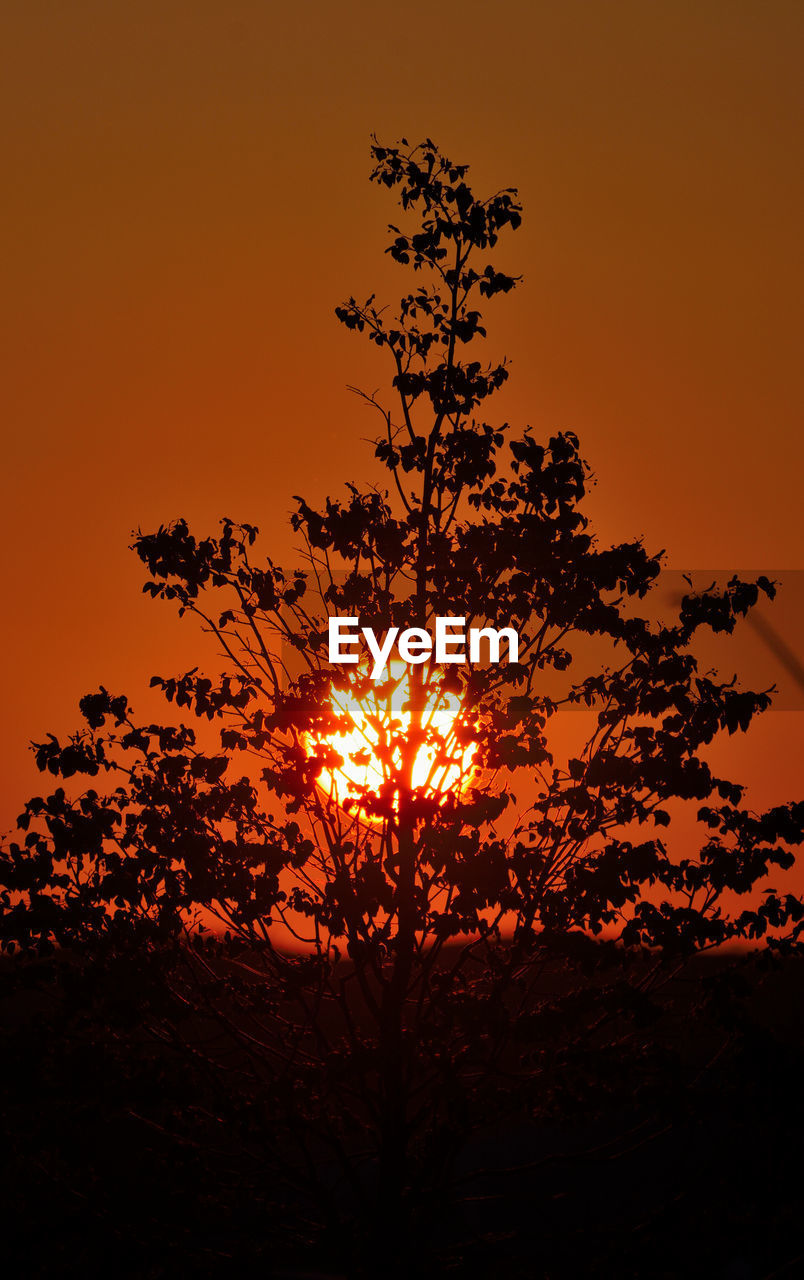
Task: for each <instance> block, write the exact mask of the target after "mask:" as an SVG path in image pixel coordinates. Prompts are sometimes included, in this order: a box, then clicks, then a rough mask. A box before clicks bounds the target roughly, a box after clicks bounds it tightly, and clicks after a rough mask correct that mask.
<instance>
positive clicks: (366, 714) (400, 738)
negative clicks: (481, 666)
mask: <svg viewBox="0 0 804 1280" xmlns="http://www.w3.org/2000/svg"><path fill="white" fill-rule="evenodd" d="M362 675H363V679H362V680H360V679H358V681H356V682H355V683H359V684H361V692H360V695H359V696H358V695H357V693H356V692H355V691H354V690H353V689H352V688H347V689H333V690H332V692H331V694H330V705H331V706H332V709H333V711H334V712H335V713H336V715H337V716H338V717H340V718H342V719H343V721H344V725H343V728H342V729H341V730H339V731H336V732H333V733H332V734H329V735H327V736H326V738H323V739H321V738H319V739H315V738H313V739H310V745H311V747H312V748H313V749H314V750H315V749H320V748H324V750H325V752H326V753H327V754H329V753H330V752H334V753H335V755H336V756H337V757H338V759H339V760H340V763H333V764H332V765H331V766H330V765H329V764H327V765H326V766H324V767H323V768H322V770H321V772H320V774H319V776H318V779H317V781H318V785H319V787H320V788H321V789H322V790H323V791H324V792H325V793H326V794H327V795H328V796H331V797H332V798H333V799H334V800H335V801H337V803H339V804H344V803H346V802H348V801H352V802H354V801H359V800H360V799H361V798H362V797H365V796H366V794H367V793H369V794H374V795H377V794H379V793H381V792H384V791H385V790H386V789H387V788H388V787H389V786H391V787H392V786H393V783H394V780H395V779H397V780H398V778H399V776H400V773H401V770H402V766H403V753H404V749H405V745H406V743H407V740H408V735H409V733H410V729H411V708H410V696H411V682H410V671H409V668H408V667H407V665H406V664H405V663H404V662H401V661H392V662H391V663H390V664H389V669H388V672H387V676H386V678H385V679H384V680H383V681H382V682H381V683H377V684H375V685H373V686H370V687H369V690H368V692H367V693H363V692H362V688H363V687H365V683H366V682H365V673H362ZM460 711H461V701H460V698H459V697H458V696H457V695H456V694H455V693H452V692H448V691H446V690H444V689H442V688H439V687H437V686H436V685H435V684H434V683H430V684H428V685H426V687H425V702H424V710H423V714H422V742H421V744H420V746H419V748H418V750H417V752H416V756H415V759H414V762H413V768H412V785H413V787H414V789H417V790H419V791H424V792H425V793H431V794H435V795H446V794H447V793H449V792H459V791H461V790H462V788H463V787H464V786H465V785H466V783H467V781H468V779H469V777H470V776H471V773H472V761H473V757H474V754H475V744H474V743H466V742H460V741H458V738H457V736H456V730H457V726H458V724H459V717H460ZM394 807H396V806H394Z"/></svg>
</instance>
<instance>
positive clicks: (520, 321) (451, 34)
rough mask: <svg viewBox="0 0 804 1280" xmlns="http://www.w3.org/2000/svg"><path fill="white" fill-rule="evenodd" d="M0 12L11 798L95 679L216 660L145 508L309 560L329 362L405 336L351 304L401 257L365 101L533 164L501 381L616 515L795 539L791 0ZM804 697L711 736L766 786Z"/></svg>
mask: <svg viewBox="0 0 804 1280" xmlns="http://www.w3.org/2000/svg"><path fill="white" fill-rule="evenodd" d="M0 41H2V48H3V50H4V53H5V59H4V61H5V68H4V75H3V78H2V83H1V84H0V97H2V114H1V116H0V118H2V122H3V124H2V129H1V130H0V133H1V134H2V173H3V178H4V181H3V187H4V195H3V200H2V207H1V208H0V218H2V221H3V223H4V226H3V232H2V243H3V247H4V253H3V274H4V283H3V307H2V329H3V332H2V346H1V347H0V350H1V351H2V360H3V365H4V369H3V374H2V384H1V385H2V398H3V421H4V466H3V468H2V504H0V518H1V519H2V522H3V528H2V542H1V543H0V545H2V570H1V572H2V585H3V595H2V599H3V605H4V612H5V625H4V627H3V635H4V639H5V656H4V676H5V680H4V710H5V732H4V734H3V735H2V742H0V751H1V752H2V758H1V763H2V770H3V794H2V796H0V828H5V827H6V826H8V825H9V824H10V822H11V820H12V818H13V816H14V815H15V814H16V813H17V812H18V811H19V809H20V807H21V801H22V799H23V798H24V796H25V795H27V794H28V793H29V792H30V790H31V789H32V788H33V789H34V790H38V789H40V787H41V785H42V784H41V783H40V782H39V780H38V775H37V774H36V772H35V769H34V767H33V764H32V761H31V760H30V758H29V757H28V756H27V755H26V751H25V747H26V744H27V743H28V741H29V740H30V739H31V738H41V737H43V736H44V735H45V733H46V731H47V730H49V729H53V730H54V731H56V732H59V733H63V732H65V731H66V730H67V729H69V728H70V727H72V726H74V725H75V724H76V723H77V700H78V698H79V697H80V696H81V695H82V694H83V693H85V692H87V691H88V690H90V689H93V688H96V687H97V685H98V684H99V683H101V682H102V683H104V684H105V685H106V686H107V687H108V688H110V689H112V690H113V691H114V692H127V693H128V694H129V696H130V698H131V700H132V702H133V704H134V706H135V708H140V709H141V710H144V711H148V712H149V714H150V713H151V712H150V710H149V708H152V705H153V704H152V702H151V701H149V698H148V695H147V693H145V692H144V690H145V686H146V685H147V680H148V677H149V676H150V675H151V674H152V673H153V672H160V673H162V674H169V673H171V672H174V671H177V670H185V669H187V668H189V667H191V666H194V665H196V664H197V663H199V662H200V663H202V664H203V658H204V647H203V642H202V641H199V639H198V637H197V635H196V633H195V632H194V631H193V628H192V624H191V623H189V624H185V625H182V624H180V623H179V622H178V621H177V620H176V619H175V618H174V617H173V615H172V613H171V612H170V610H169V609H168V608H167V607H165V606H162V607H160V606H159V605H158V604H152V603H150V602H149V601H147V600H146V599H145V598H144V597H143V596H142V595H141V594H140V587H141V584H142V580H143V574H142V572H141V570H140V567H139V565H138V563H137V562H136V561H135V559H134V557H133V555H132V554H131V552H129V551H128V550H127V547H128V544H129V542H130V540H131V539H130V535H131V531H132V530H133V529H135V528H136V527H137V526H141V527H142V528H144V529H152V528H154V527H155V526H156V525H158V524H159V523H160V522H166V521H168V520H170V519H172V518H175V517H177V516H179V515H184V516H186V517H187V518H188V519H189V520H190V522H191V524H192V525H193V526H194V527H196V528H197V529H198V530H199V531H201V532H206V531H214V530H215V529H216V528H217V521H218V519H219V518H220V517H221V516H224V515H230V516H233V517H234V518H237V519H243V520H248V521H252V522H254V523H257V524H259V525H260V527H261V529H262V530H263V531H264V534H265V535H266V536H265V540H264V545H265V547H266V550H267V551H268V552H269V553H270V554H271V555H272V557H273V558H275V559H278V560H280V561H281V560H283V559H284V560H287V561H289V562H290V563H295V559H294V557H293V553H292V538H291V534H290V531H289V529H288V526H287V513H288V512H289V510H290V509H291V507H292V501H291V495H292V494H294V493H299V492H302V493H304V494H305V496H306V497H307V498H308V500H311V501H314V500H317V499H320V498H321V497H322V496H323V495H324V494H325V493H327V492H333V491H336V490H337V488H338V486H339V484H340V483H341V481H343V480H347V479H348V480H354V481H358V482H359V481H361V480H368V479H373V478H375V476H376V472H375V470H374V467H373V464H372V459H371V451H370V450H369V449H368V448H367V447H366V446H365V445H364V444H363V443H362V440H363V438H364V437H366V436H369V435H372V434H373V433H374V431H375V424H374V423H373V422H371V420H370V418H369V417H368V415H367V414H366V412H365V411H364V410H362V409H361V407H360V406H359V404H358V403H357V402H356V401H355V400H354V398H353V397H351V396H350V395H349V393H348V392H347V390H346V384H348V383H356V384H358V385H361V386H364V387H366V388H368V389H370V390H373V389H374V388H375V387H379V386H382V385H383V384H384V382H385V381H386V373H385V367H384V365H383V364H382V361H381V357H376V358H375V356H374V355H373V354H372V351H371V350H370V349H368V348H367V347H366V345H365V344H362V343H360V342H359V341H356V340H355V339H353V338H350V336H349V335H348V334H346V333H345V332H343V331H342V330H341V329H340V327H339V326H338V325H337V323H336V321H335V319H334V315H333V308H334V306H335V304H336V303H338V302H339V301H341V299H342V298H343V297H344V296H345V295H347V294H349V293H351V292H354V293H356V294H358V295H363V296H366V295H367V294H369V293H370V292H372V291H374V290H376V291H377V292H378V294H379V295H380V296H387V297H389V299H393V298H394V297H395V296H398V294H399V292H400V291H401V290H402V289H403V288H404V287H406V282H405V277H404V274H400V273H399V269H398V268H394V267H393V265H392V264H390V263H389V262H388V261H387V260H384V259H383V257H382V250H383V248H384V244H385V234H384V229H385V226H386V224H387V222H388V221H392V220H393V219H394V217H395V213H396V210H395V206H394V205H393V202H392V200H391V198H390V197H389V196H388V195H387V193H383V192H381V191H379V190H378V189H376V188H374V187H371V186H370V185H369V184H368V182H367V175H368V170H369V155H368V146H369V135H370V133H371V131H372V130H375V131H376V132H377V133H378V135H379V136H380V137H381V138H382V139H384V140H393V139H396V138H398V137H399V136H400V135H402V134H405V135H406V136H407V137H408V138H410V139H411V140H416V139H418V138H420V137H422V136H424V135H428V134H429V135H430V136H432V137H433V138H434V139H435V140H436V141H437V142H438V143H439V145H440V146H441V147H442V148H443V149H444V150H445V151H446V152H447V153H448V154H450V155H452V157H453V158H454V159H455V160H457V161H459V162H469V163H470V164H471V165H472V178H473V180H474V183H475V186H476V188H477V189H479V190H481V191H482V190H484V189H487V190H491V189H496V188H497V187H500V186H505V185H515V186H518V187H519V189H520V193H521V196H522V199H523V202H524V205H525V221H524V224H523V228H522V230H521V231H520V232H519V233H517V235H516V236H512V237H509V238H508V239H507V241H506V242H505V243H504V245H503V246H502V249H501V254H500V258H499V262H500V265H501V267H503V268H507V269H509V270H512V271H516V272H521V273H523V275H524V277H525V279H524V283H523V286H522V287H521V288H520V289H519V290H518V291H517V292H516V293H515V294H514V295H512V296H511V297H509V298H504V299H501V300H496V301H495V303H494V305H493V306H490V307H489V310H488V321H489V324H488V328H489V342H488V349H489V353H490V354H497V353H498V354H502V353H505V354H507V355H508V356H510V358H511V360H512V371H511V373H512V376H511V382H510V384H509V387H508V388H507V389H506V391H505V393H504V395H503V396H501V397H499V399H498V402H497V413H498V414H499V416H500V417H506V418H508V419H510V420H512V421H515V422H521V423H523V424H524V423H526V422H528V423H531V424H532V425H533V426H534V427H535V428H536V429H539V430H544V431H545V432H546V431H550V430H553V429H554V428H571V429H574V430H576V431H577V432H578V433H579V435H580V436H581V439H582V443H583V446H584V450H585V453H586V456H587V457H588V458H589V460H590V461H591V463H592V465H593V467H594V470H595V472H596V475H597V479H598V484H597V488H596V489H595V491H594V494H593V498H592V510H593V512H594V515H595V518H596V523H597V527H598V529H599V531H600V533H601V535H602V536H603V537H605V538H607V539H618V540H619V539H624V538H628V537H631V536H633V535H635V534H644V536H645V538H646V541H647V543H648V545H649V547H650V548H651V549H658V548H660V547H665V548H667V551H668V562H669V564H671V565H673V566H676V567H679V568H689V567H693V568H694V567H703V568H705V567H710V566H716V567H719V568H721V567H722V568H730V567H734V568H741V569H751V568H771V569H796V568H804V518H802V507H801V498H800V487H801V475H802V464H803V463H804V437H803V436H802V431H801V424H802V412H801V410H802V401H804V386H803V385H802V361H801V337H802V301H801V300H802V296H804V290H803V289H802V284H803V283H804V281H802V275H803V274H804V272H803V270H802V267H803V265H804V264H803V263H802V247H801V228H802V226H803V225H804V208H802V204H803V203H804V202H803V201H802V188H803V187H804V176H803V175H804V166H802V154H801V145H800V139H801V136H802V123H803V122H802V90H801V80H802V78H801V62H802V49H803V48H804V5H802V4H801V3H800V0H789V2H784V0H762V2H761V3H760V0H754V2H753V3H747V2H745V0H718V2H716V0H639V2H637V0H630V2H626V0H612V2H611V3H603V2H602V0H587V2H586V3H579V2H578V0H561V3H560V4H559V3H556V0H550V3H543V2H541V0H516V2H512V0H498V3H497V4H496V5H494V6H490V5H488V4H485V3H483V4H481V3H477V2H476V0H461V3H453V2H452V0H448V2H438V0H429V2H428V3H421V2H420V0H411V2H409V3H408V4H406V5H404V6H402V5H390V4H383V3H377V0H375V2H374V3H362V2H360V3H356V2H350V0H345V2H344V3H340V4H332V3H325V2H323V0H308V2H307V3H297V4H295V5H293V6H290V5H286V6H280V5H278V4H274V3H268V2H266V0H262V2H261V3H258V2H257V0H226V2H225V3H224V2H223V0H219V2H218V3H210V2H208V0H185V2H183V3H180V2H179V0H137V3H122V2H121V0H94V2H92V3H89V2H88V0H70V2H69V3H67V4H65V3H64V0H5V3H4V5H3V6H2V17H1V18H0ZM792 639H793V642H795V640H796V637H792ZM802 647H804V643H803V644H802ZM803 720H804V716H802V714H801V713H794V712H786V713H779V714H777V715H774V716H772V717H770V718H769V719H768V721H767V723H766V724H765V725H763V726H762V727H761V729H758V730H757V733H756V735H754V736H752V739H751V740H750V741H749V742H747V743H744V744H739V745H737V744H732V745H731V747H730V748H729V750H730V751H731V754H732V757H733V759H734V761H735V767H736V770H737V773H738V775H739V774H743V776H748V775H751V776H752V777H753V778H754V779H755V781H756V785H757V787H758V793H757V794H758V796H760V798H762V799H764V798H766V797H767V798H774V799H777V798H778V799H781V798H782V794H784V795H787V794H790V793H791V788H792V789H793V792H795V793H797V794H801V793H802V792H804V787H802V786H801V770H800V767H799V761H800V759H801V751H802V748H803V747H804V727H803V726H802V721H803ZM780 788H781V791H782V794H777V792H779V790H780Z"/></svg>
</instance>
